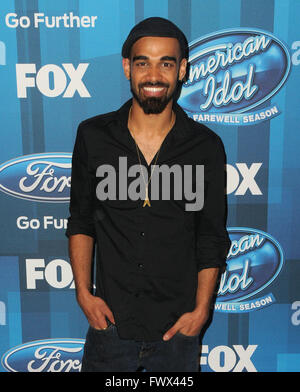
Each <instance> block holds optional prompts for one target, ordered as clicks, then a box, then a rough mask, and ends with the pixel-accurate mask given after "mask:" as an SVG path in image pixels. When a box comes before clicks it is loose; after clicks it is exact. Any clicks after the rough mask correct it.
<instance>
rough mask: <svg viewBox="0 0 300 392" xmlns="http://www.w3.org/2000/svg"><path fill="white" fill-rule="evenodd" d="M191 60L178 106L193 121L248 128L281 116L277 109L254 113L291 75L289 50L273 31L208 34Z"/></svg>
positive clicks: (195, 46)
mask: <svg viewBox="0 0 300 392" xmlns="http://www.w3.org/2000/svg"><path fill="white" fill-rule="evenodd" d="M189 62H190V72H189V79H188V81H187V82H186V83H185V84H184V85H183V88H182V92H181V96H180V99H179V101H178V103H179V104H180V105H181V106H182V107H183V108H184V109H185V110H186V111H187V113H188V114H189V115H190V116H192V117H193V118H194V119H195V120H199V121H204V122H221V123H224V124H227V125H249V124H253V123H257V122H260V121H264V120H267V119H270V118H272V117H274V116H275V115H278V114H279V113H280V110H279V108H278V107H277V106H276V105H273V106H271V107H265V106H264V107H263V109H261V110H256V111H254V112H253V109H254V108H256V107H259V106H260V105H262V104H263V103H265V102H266V101H268V100H269V99H270V98H271V97H273V96H274V95H275V94H276V93H277V92H278V90H279V89H280V88H281V87H282V86H283V84H284V83H285V81H286V79H287V77H288V74H289V71H290V55H289V52H288V49H287V47H286V46H285V45H284V44H283V43H282V42H281V41H280V40H279V39H278V38H276V37H275V36H274V35H272V34H271V33H269V32H267V31H263V30H257V29H250V28H239V29H230V30H225V31H220V32H216V33H213V34H209V35H206V36H204V37H202V38H200V39H198V40H195V41H193V42H192V43H191V44H190V58H189ZM243 113H244V114H243ZM226 115H227V116H226Z"/></svg>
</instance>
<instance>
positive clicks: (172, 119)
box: [128, 106, 174, 207]
mask: <svg viewBox="0 0 300 392" xmlns="http://www.w3.org/2000/svg"><path fill="white" fill-rule="evenodd" d="M131 108H132V106H131V107H130V109H129V116H128V118H129V119H130V118H131ZM170 124H171V126H170V129H171V128H172V127H173V125H174V115H173V112H172V118H171V122H170ZM131 134H132V137H133V140H134V143H135V147H136V152H137V156H138V159H139V163H140V169H141V173H142V176H143V181H144V184H145V200H144V204H143V207H145V206H146V205H147V206H149V207H151V204H150V200H149V196H148V187H149V184H150V181H151V177H152V174H153V171H154V169H155V166H156V162H157V159H158V155H159V152H160V149H161V146H162V143H163V142H161V144H160V147H159V149H158V151H157V153H156V154H155V155H156V158H155V162H154V165H152V166H153V168H152V171H151V174H150V178H149V180H148V182H147V183H146V180H145V177H144V172H143V170H142V163H141V157H140V153H139V147H138V145H137V143H136V141H135V137H134V134H133V132H131Z"/></svg>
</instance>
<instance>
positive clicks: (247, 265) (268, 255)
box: [215, 228, 283, 311]
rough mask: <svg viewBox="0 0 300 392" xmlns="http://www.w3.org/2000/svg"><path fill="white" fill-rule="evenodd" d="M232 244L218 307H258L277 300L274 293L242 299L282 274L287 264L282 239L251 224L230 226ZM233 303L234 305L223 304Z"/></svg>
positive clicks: (221, 308) (230, 308) (238, 309)
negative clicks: (275, 237)
mask: <svg viewBox="0 0 300 392" xmlns="http://www.w3.org/2000/svg"><path fill="white" fill-rule="evenodd" d="M228 232H229V236H230V239H231V247H230V250H229V253H228V256H227V269H226V271H225V272H224V273H223V274H222V276H221V280H220V286H219V291H218V297H217V304H216V306H215V307H216V309H217V310H226V311H229V310H230V311H242V310H256V309H257V308H262V307H263V306H265V305H269V304H271V303H272V302H274V296H273V295H272V294H268V295H267V296H266V297H265V298H261V299H259V300H257V299H255V300H253V302H252V303H250V302H247V306H246V303H244V302H241V301H244V300H246V299H248V298H250V297H253V296H255V295H256V294H258V293H259V292H261V291H262V290H264V289H266V288H267V287H268V286H269V285H270V284H271V283H272V282H273V281H274V279H276V277H277V276H278V274H279V272H280V271H281V269H282V265H283V252H282V249H281V247H280V245H279V243H278V242H277V241H276V240H275V239H274V238H273V237H272V236H271V235H270V234H267V233H265V232H263V231H260V230H256V229H249V228H229V229H228ZM220 303H227V304H228V303H230V306H229V307H228V306H227V307H226V306H225V305H222V306H221V305H220Z"/></svg>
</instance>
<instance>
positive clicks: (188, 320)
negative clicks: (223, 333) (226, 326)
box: [163, 308, 209, 340]
mask: <svg viewBox="0 0 300 392" xmlns="http://www.w3.org/2000/svg"><path fill="white" fill-rule="evenodd" d="M208 316H209V308H207V309H206V308H203V309H201V310H199V309H197V310H195V311H193V312H189V313H184V314H183V315H182V316H181V317H179V319H178V320H177V321H176V323H175V324H174V325H173V326H172V327H171V328H170V329H169V330H168V331H167V332H166V333H165V334H164V336H163V340H170V339H171V338H172V337H173V336H174V335H175V334H176V333H177V332H180V333H182V334H183V335H187V336H195V335H198V334H199V333H200V332H201V329H202V327H203V326H204V324H205V323H206V321H207V319H208Z"/></svg>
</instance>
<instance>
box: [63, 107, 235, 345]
mask: <svg viewBox="0 0 300 392" xmlns="http://www.w3.org/2000/svg"><path fill="white" fill-rule="evenodd" d="M130 106H131V100H130V101H128V102H126V103H125V104H124V105H123V106H122V107H121V109H119V110H118V111H115V112H112V113H108V114H105V115H100V116H96V117H93V118H91V119H88V120H86V121H83V122H82V123H81V124H80V125H79V128H78V132H77V137H76V142H75V146H74V152H73V158H72V177H71V200H70V217H69V220H68V228H67V231H66V235H67V236H70V235H73V234H85V235H88V236H92V237H94V238H95V241H96V244H97V247H96V248H97V261H96V293H95V295H97V296H99V297H101V298H102V299H103V300H105V301H106V303H107V305H108V306H109V307H110V309H111V310H112V312H113V314H114V318H115V321H116V326H117V330H118V333H119V336H120V338H124V339H135V340H143V341H154V340H161V339H162V336H163V334H164V333H165V332H166V331H167V330H168V329H169V328H170V327H171V326H172V325H173V324H174V323H175V322H176V321H177V319H178V318H179V317H180V316H181V315H182V314H183V313H186V312H191V311H193V310H194V307H195V299H196V292H197V276H198V271H200V270H201V269H203V268H210V267H224V266H225V265H226V255H227V252H228V249H229V245H230V242H229V237H228V234H227V231H226V226H225V220H226V199H225V154H224V149H223V144H222V142H221V140H220V138H219V137H218V136H217V135H216V134H215V133H214V132H212V131H211V130H210V129H208V128H207V127H205V126H204V125H201V124H199V123H196V122H195V121H193V120H192V119H190V118H188V116H187V115H186V114H185V112H184V111H183V110H182V109H181V108H180V106H178V105H177V104H174V111H175V113H176V122H175V124H174V127H173V128H172V129H171V130H170V131H169V133H168V134H167V135H166V137H165V139H164V140H163V143H162V145H161V148H160V152H159V155H158V159H157V162H156V164H157V165H158V166H157V167H156V168H155V169H154V170H158V167H159V166H160V165H168V167H171V166H172V165H179V166H180V168H182V172H183V171H184V169H183V168H184V166H185V165H193V167H195V165H204V196H205V199H204V206H203V208H202V209H201V210H198V211H187V209H186V208H185V207H186V203H191V200H187V199H186V198H185V194H184V192H182V199H181V200H178V196H176V197H175V193H174V191H172V189H174V183H172V179H171V181H170V185H169V184H166V183H164V184H162V186H161V189H163V188H166V186H168V187H169V188H170V189H171V191H170V194H169V196H168V199H167V200H166V199H165V197H161V196H162V193H161V191H160V193H159V197H158V198H157V200H153V199H151V186H150V185H151V182H150V184H149V199H150V203H151V207H149V206H148V205H146V206H145V207H143V204H144V200H143V199H141V198H139V199H137V200H133V198H129V197H127V198H126V197H124V189H123V190H121V185H119V184H120V183H119V178H120V177H121V176H124V175H125V176H126V174H125V173H126V172H125V171H124V165H123V167H121V166H120V165H119V162H120V161H119V158H120V157H122V160H123V163H124V162H126V163H127V169H128V170H129V168H130V167H131V166H132V165H139V160H138V155H137V150H136V145H135V141H134V139H133V137H132V136H131V134H130V132H129V130H128V128H127V121H128V112H129V108H130ZM155 158H156V157H155ZM155 158H154V159H153V160H152V162H151V164H154V161H155ZM140 159H141V163H142V165H144V166H145V167H146V168H147V170H148V174H149V177H148V178H150V174H151V172H152V169H153V168H152V167H151V164H150V165H148V164H147V162H146V160H145V158H144V156H143V154H142V152H140ZM105 164H106V165H111V167H113V168H114V169H115V172H116V191H117V192H116V196H117V197H116V198H115V200H113V197H112V196H110V198H109V199H106V200H99V196H97V195H96V189H97V186H98V185H99V183H100V182H101V181H103V180H104V179H105V176H103V174H102V177H99V172H97V169H98V168H99V167H100V166H102V165H105ZM139 167H140V165H139ZM96 174H97V175H96ZM140 175H141V172H140V173H139V174H138V175H136V176H135V177H128V176H127V179H126V181H127V186H128V189H129V187H130V184H132V182H133V181H137V178H138V177H139V176H140ZM195 176H196V174H195V172H193V177H192V181H193V186H195ZM170 177H171V176H170ZM145 179H146V180H147V178H145ZM123 180H124V178H123ZM177 185H178V184H177ZM102 187H103V183H102ZM107 189H108V188H107ZM121 193H122V196H121V197H120V196H118V195H119V194H121Z"/></svg>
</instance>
